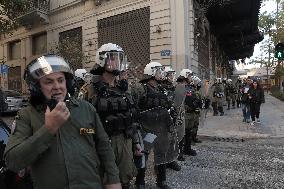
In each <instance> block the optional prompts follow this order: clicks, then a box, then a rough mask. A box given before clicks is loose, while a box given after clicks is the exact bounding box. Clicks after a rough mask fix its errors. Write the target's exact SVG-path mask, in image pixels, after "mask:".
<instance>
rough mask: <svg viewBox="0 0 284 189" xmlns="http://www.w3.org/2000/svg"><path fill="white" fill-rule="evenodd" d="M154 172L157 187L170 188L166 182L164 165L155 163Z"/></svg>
mask: <svg viewBox="0 0 284 189" xmlns="http://www.w3.org/2000/svg"><path fill="white" fill-rule="evenodd" d="M155 172H156V174H157V180H156V181H157V184H156V185H157V187H158V188H161V189H170V187H169V186H168V185H167V183H166V165H165V164H160V165H156V166H155Z"/></svg>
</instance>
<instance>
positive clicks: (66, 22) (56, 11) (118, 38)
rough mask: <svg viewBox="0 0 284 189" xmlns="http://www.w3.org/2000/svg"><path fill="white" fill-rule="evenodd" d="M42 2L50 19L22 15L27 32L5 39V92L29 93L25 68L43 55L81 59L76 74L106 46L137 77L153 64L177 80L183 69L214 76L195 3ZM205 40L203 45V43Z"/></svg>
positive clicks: (1, 56)
mask: <svg viewBox="0 0 284 189" xmlns="http://www.w3.org/2000/svg"><path fill="white" fill-rule="evenodd" d="M39 2H41V3H42V2H44V5H45V6H46V5H48V10H47V11H46V13H43V14H42V13H41V12H36V14H34V15H33V16H32V17H31V16H29V15H23V17H21V18H20V19H21V21H22V23H23V24H22V25H24V26H22V27H20V28H18V30H17V31H14V32H13V33H12V34H5V35H2V36H1V39H0V60H2V63H3V64H5V65H8V66H9V69H8V73H4V72H1V86H2V88H5V89H13V90H18V91H22V92H24V93H26V92H27V87H26V85H25V82H24V80H23V76H24V69H25V67H26V65H27V64H28V63H29V62H30V61H31V60H33V59H35V58H36V57H38V56H40V55H42V54H45V53H50V52H55V53H57V52H58V51H60V50H62V49H65V51H67V52H65V54H66V53H67V56H69V55H70V56H71V58H72V55H73V56H74V55H75V56H76V57H75V58H73V59H72V60H70V62H71V63H72V64H71V65H72V67H73V69H77V68H82V67H83V68H86V69H88V70H90V69H91V68H92V66H93V65H94V64H95V62H94V60H95V54H96V50H97V49H98V47H99V46H100V45H102V44H104V43H107V42H112V43H117V44H118V45H120V46H121V47H122V48H123V49H124V50H125V52H126V55H127V60H128V61H129V62H130V63H131V64H130V69H132V71H133V72H135V74H134V75H135V76H137V77H140V76H141V74H142V72H143V67H144V66H145V65H146V64H147V63H149V62H150V61H159V62H161V63H162V64H163V65H170V66H172V68H173V69H175V70H176V71H177V74H178V73H179V71H180V70H181V69H183V68H189V69H192V70H193V72H194V73H196V74H197V75H199V76H200V77H202V78H207V79H209V78H212V77H213V75H214V73H215V69H216V68H215V65H214V60H213V59H214V57H213V56H212V54H211V53H210V52H211V51H210V49H211V48H212V47H211V46H210V45H211V41H212V40H214V36H213V35H211V34H210V32H209V23H208V21H207V20H206V18H205V17H204V16H202V15H201V16H200V13H198V12H196V11H195V8H194V2H193V0H50V1H44V0H42V1H40V0H39ZM35 11H36V10H35ZM200 20H201V21H200ZM198 24H199V26H201V27H202V28H201V29H198V27H197V25H198ZM201 38H202V40H203V41H202V43H200V42H198V40H201ZM215 40H216V39H215ZM201 44H202V45H201ZM64 45H66V46H67V47H65V46H64ZM66 49H67V50H66ZM198 49H199V50H198ZM200 49H203V51H204V52H203V51H200ZM198 52H199V53H198ZM200 52H201V53H200ZM68 53H69V54H68ZM201 55H202V56H201ZM78 57H79V59H76V58H78ZM80 57H81V58H80ZM201 59H202V60H201Z"/></svg>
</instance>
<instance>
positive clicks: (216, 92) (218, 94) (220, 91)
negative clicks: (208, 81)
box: [213, 83, 224, 98]
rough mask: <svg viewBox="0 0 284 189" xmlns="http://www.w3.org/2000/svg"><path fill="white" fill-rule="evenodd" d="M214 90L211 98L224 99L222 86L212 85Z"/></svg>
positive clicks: (218, 84)
mask: <svg viewBox="0 0 284 189" xmlns="http://www.w3.org/2000/svg"><path fill="white" fill-rule="evenodd" d="M214 86H215V89H214V91H213V97H217V98H222V97H224V90H223V89H222V84H220V83H216V84H214Z"/></svg>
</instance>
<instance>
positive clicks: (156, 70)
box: [152, 66, 165, 81]
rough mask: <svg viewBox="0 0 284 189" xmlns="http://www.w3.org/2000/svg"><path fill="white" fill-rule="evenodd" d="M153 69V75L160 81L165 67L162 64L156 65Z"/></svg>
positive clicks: (163, 75)
mask: <svg viewBox="0 0 284 189" xmlns="http://www.w3.org/2000/svg"><path fill="white" fill-rule="evenodd" d="M152 69H153V75H154V76H155V79H156V80H158V81H160V80H163V79H164V78H165V67H164V66H158V67H155V68H152Z"/></svg>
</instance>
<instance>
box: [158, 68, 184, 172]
mask: <svg viewBox="0 0 284 189" xmlns="http://www.w3.org/2000/svg"><path fill="white" fill-rule="evenodd" d="M175 74H176V72H175V71H174V70H173V69H172V68H171V67H170V66H166V67H165V78H164V80H163V81H162V87H163V88H164V89H165V90H166V94H167V96H168V100H169V101H171V102H172V109H171V113H172V115H171V116H172V118H173V122H174V124H175V123H176V121H177V120H176V119H177V116H178V115H177V113H178V112H177V109H176V108H175V106H174V100H175V86H174V78H175ZM175 126H176V125H175ZM177 129H178V128H175V130H177ZM177 140H178V139H177ZM178 142H179V141H178ZM167 168H170V169H173V170H175V171H180V170H181V166H180V165H179V164H178V163H177V162H176V161H173V162H171V163H168V164H167Z"/></svg>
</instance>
